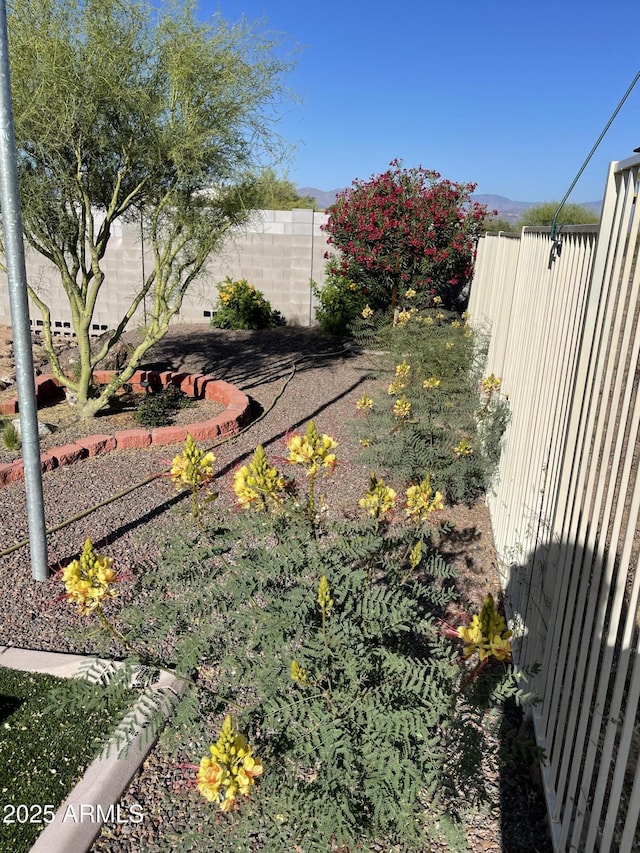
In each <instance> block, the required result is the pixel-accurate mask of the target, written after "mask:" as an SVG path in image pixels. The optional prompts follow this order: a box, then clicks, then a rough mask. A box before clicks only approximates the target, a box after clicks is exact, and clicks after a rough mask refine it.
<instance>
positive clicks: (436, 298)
mask: <svg viewBox="0 0 640 853" xmlns="http://www.w3.org/2000/svg"><path fill="white" fill-rule="evenodd" d="M433 304H434V305H442V297H441V296H434V297H433Z"/></svg>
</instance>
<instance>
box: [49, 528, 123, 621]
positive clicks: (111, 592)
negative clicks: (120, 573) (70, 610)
mask: <svg viewBox="0 0 640 853" xmlns="http://www.w3.org/2000/svg"><path fill="white" fill-rule="evenodd" d="M112 566H113V558H112V557H105V556H104V555H101V554H96V553H95V551H94V550H93V543H92V542H91V539H86V540H85V543H84V547H83V549H82V554H81V555H80V559H79V560H72V561H71V562H70V563H69V565H68V566H65V568H64V569H63V571H62V581H63V583H64V585H65V589H66V591H67V592H66V597H67V598H68V599H69V600H70V601H72V602H73V603H74V604H76V605H77V606H78V610H79V611H80V613H82V614H87V613H90V612H91V611H92V610H95V609H96V608H98V607H100V606H101V605H102V601H103V600H104V599H106V598H113V597H114V596H116V595H117V592H116V590H115V589H114V588H113V584H115V583H116V581H117V580H118V578H117V575H116V572H115V571H114V570H113V568H112Z"/></svg>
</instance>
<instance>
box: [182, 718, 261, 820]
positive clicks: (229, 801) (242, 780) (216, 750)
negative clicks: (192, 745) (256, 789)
mask: <svg viewBox="0 0 640 853" xmlns="http://www.w3.org/2000/svg"><path fill="white" fill-rule="evenodd" d="M209 751H210V753H211V754H210V756H205V757H204V758H202V759H201V761H200V767H199V769H198V790H199V791H200V793H201V794H202V796H203V797H205V798H206V799H207V800H209V802H216V803H218V805H219V807H220V810H221V811H223V812H228V811H230V810H231V808H232V807H233V805H234V803H235V801H236V798H237V796H238V794H242V796H243V797H248V796H249V793H250V791H251V787H252V785H254V784H255V780H256V778H257V777H258V776H260V775H262V772H263V767H262V762H261V761H260V759H259V758H256V757H255V756H254V754H253V748H252V747H251V746H250V745H249V743H248V742H247V739H246V737H245V736H244V735H242V734H239V733H238V732H236V730H235V729H234V727H233V723H232V721H231V716H230V715H229V714H227V716H226V718H225V721H224V723H223V724H222V729H221V731H220V736H219V737H218V740H217V741H216V743H215V744H212V746H211V747H210V748H209Z"/></svg>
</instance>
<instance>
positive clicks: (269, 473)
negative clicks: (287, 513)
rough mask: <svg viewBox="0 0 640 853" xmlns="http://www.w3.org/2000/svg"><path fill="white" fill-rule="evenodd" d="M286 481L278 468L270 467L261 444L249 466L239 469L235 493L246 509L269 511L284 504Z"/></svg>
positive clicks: (235, 477)
mask: <svg viewBox="0 0 640 853" xmlns="http://www.w3.org/2000/svg"><path fill="white" fill-rule="evenodd" d="M284 488H285V479H284V477H283V476H282V475H281V474H280V472H279V471H278V469H277V468H273V467H271V466H270V465H269V462H268V461H267V457H266V455H265V452H264V448H263V447H262V445H261V444H259V445H258V446H257V447H256V449H255V451H254V454H253V459H252V460H251V462H250V463H249V464H248V465H243V466H242V467H241V468H239V469H238V470H237V471H236V473H235V475H234V477H233V491H234V492H235V494H236V497H237V499H238V503H239V504H240V505H241V506H243V507H244V508H245V509H250V508H251V507H255V508H256V509H263V510H266V509H269V507H273V506H277V505H278V504H280V503H282V500H283V494H282V493H283V491H284Z"/></svg>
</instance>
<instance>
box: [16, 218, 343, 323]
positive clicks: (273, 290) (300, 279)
mask: <svg viewBox="0 0 640 853" xmlns="http://www.w3.org/2000/svg"><path fill="white" fill-rule="evenodd" d="M326 221H327V214H326V213H321V212H318V211H314V210H303V209H297V210H263V211H257V213H256V215H255V217H254V219H253V221H252V222H251V224H249V225H248V226H246V227H245V228H244V229H243V230H242V231H239V232H237V233H236V234H234V235H232V236H230V237H228V238H227V240H226V241H225V242H224V244H223V246H222V248H221V250H220V251H219V252H217V253H216V254H214V255H212V256H211V257H210V259H209V261H208V263H207V264H206V266H205V269H204V270H203V272H202V274H201V275H200V277H199V278H198V279H197V280H196V281H195V282H194V283H193V284H192V285H191V287H190V289H189V291H187V294H186V296H185V299H184V302H183V304H182V310H181V312H180V315H179V317H178V318H177V322H182V323H208V322H209V321H210V318H211V314H212V312H213V311H214V310H215V307H216V303H217V295H218V291H217V288H216V284H218V283H220V282H222V281H224V279H225V278H226V277H227V276H231V277H232V278H233V279H238V278H246V279H247V280H248V281H249V282H250V283H251V284H253V285H254V286H255V287H257V288H258V290H261V291H262V292H263V293H264V295H265V298H266V299H268V300H269V301H270V302H271V305H272V307H273V308H274V309H276V310H278V311H280V312H281V313H282V314H283V316H284V317H285V318H286V320H287V322H288V323H289V325H294V326H310V325H313V324H314V323H315V308H316V300H315V299H314V298H313V296H312V293H311V288H310V286H309V282H310V280H311V279H313V280H314V281H315V282H316V283H317V284H319V285H321V284H322V283H323V282H324V272H325V258H324V255H325V252H326V251H327V249H328V244H327V239H326V236H325V234H324V232H323V231H321V225H323V224H324V223H325V222H326ZM25 263H26V268H27V279H28V281H29V283H30V284H31V285H32V287H33V288H34V289H35V291H36V292H37V293H38V294H39V295H40V296H41V297H42V299H43V301H44V302H46V303H47V304H48V305H49V306H50V308H51V322H52V325H53V331H54V333H55V334H61V335H69V334H72V326H71V312H70V309H69V305H68V300H67V297H66V294H65V292H64V290H63V288H62V285H61V284H60V279H59V274H58V272H57V270H56V268H55V266H53V264H50V263H48V262H47V261H46V260H45V259H44V258H42V256H41V255H38V254H37V253H36V252H33V251H32V250H30V249H26V251H25ZM152 264H153V258H152V255H151V253H150V252H149V251H148V249H147V248H145V246H144V240H143V239H142V234H141V229H140V227H139V226H138V225H137V224H136V223H118V227H117V228H116V229H115V230H114V233H113V236H112V238H111V241H110V243H109V248H108V250H107V253H106V255H105V258H104V261H103V269H104V272H105V276H106V278H105V282H104V284H103V286H102V288H101V290H100V295H99V297H98V301H97V303H96V310H95V313H94V318H93V327H92V332H93V333H95V334H96V335H99V334H102V332H104V331H106V330H107V329H111V328H113V327H114V326H115V324H116V323H117V321H118V320H119V319H121V318H122V316H123V315H124V314H125V312H126V311H127V309H128V308H129V305H130V304H131V301H132V299H133V296H134V295H135V293H136V292H137V290H138V288H139V287H140V285H141V282H142V281H143V277H144V274H145V272H147V273H148V271H149V270H150V269H151V267H152ZM151 298H152V297H151V296H149V297H147V304H146V305H145V304H144V303H143V304H141V305H140V307H139V308H138V311H137V312H136V315H135V316H134V318H133V319H132V320H131V323H130V328H134V327H135V325H136V324H144V322H145V315H146V311H147V310H151ZM30 315H31V324H32V326H33V327H34V328H37V327H38V326H41V325H42V318H41V315H40V311H39V310H38V308H37V307H36V306H35V305H34V304H33V303H31V304H30ZM10 324H11V318H10V308H9V292H8V285H7V278H6V275H5V274H4V273H0V325H6V326H8V325H10Z"/></svg>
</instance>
